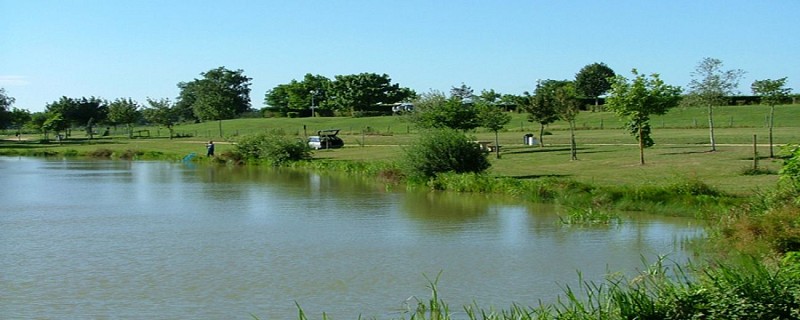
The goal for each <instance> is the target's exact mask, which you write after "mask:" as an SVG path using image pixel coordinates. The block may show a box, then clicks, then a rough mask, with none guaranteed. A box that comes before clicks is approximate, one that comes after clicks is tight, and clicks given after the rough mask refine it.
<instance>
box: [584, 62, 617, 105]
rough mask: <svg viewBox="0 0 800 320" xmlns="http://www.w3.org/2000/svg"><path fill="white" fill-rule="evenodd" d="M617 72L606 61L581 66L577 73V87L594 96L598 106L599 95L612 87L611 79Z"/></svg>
mask: <svg viewBox="0 0 800 320" xmlns="http://www.w3.org/2000/svg"><path fill="white" fill-rule="evenodd" d="M615 75H616V74H615V73H614V70H612V69H611V68H609V67H608V66H607V65H606V64H605V63H602V62H600V63H592V64H589V65H586V66H584V67H583V68H581V70H580V71H578V73H577V74H576V75H575V89H576V90H577V92H578V93H581V94H583V95H584V96H586V97H591V98H594V106H595V109H596V108H597V106H598V104H599V102H598V100H599V99H598V97H600V96H602V95H603V94H605V93H606V92H608V90H609V89H611V80H612V78H613V77H614V76H615Z"/></svg>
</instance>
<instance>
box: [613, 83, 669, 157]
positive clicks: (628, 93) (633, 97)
mask: <svg viewBox="0 0 800 320" xmlns="http://www.w3.org/2000/svg"><path fill="white" fill-rule="evenodd" d="M631 72H632V73H633V75H634V79H633V81H631V82H628V79H626V78H625V77H623V76H616V78H614V81H613V83H612V85H611V96H610V97H608V98H607V99H606V107H607V108H608V109H610V110H612V111H614V112H615V113H616V114H617V116H619V117H625V118H627V119H628V124H627V128H628V130H629V131H631V133H632V134H633V135H634V136H635V137H636V138H637V140H639V148H640V152H641V163H642V164H644V151H643V150H641V149H643V148H645V147H649V146H652V145H653V143H654V142H653V140H652V138H651V137H650V116H651V115H661V114H665V113H667V111H669V109H671V108H673V107H675V106H677V105H678V103H679V102H680V99H681V96H680V94H681V88H680V87H674V86H671V85H667V84H665V83H664V82H663V81H662V80H661V79H660V77H659V75H658V74H652V75H651V76H650V77H647V76H645V75H643V74H639V72H638V71H636V69H633V70H632V71H631Z"/></svg>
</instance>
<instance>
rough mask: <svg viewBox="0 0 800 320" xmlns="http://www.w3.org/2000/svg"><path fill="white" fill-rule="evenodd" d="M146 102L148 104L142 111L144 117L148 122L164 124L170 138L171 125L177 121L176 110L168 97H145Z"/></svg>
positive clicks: (171, 132) (171, 133) (171, 135)
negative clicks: (156, 98)
mask: <svg viewBox="0 0 800 320" xmlns="http://www.w3.org/2000/svg"><path fill="white" fill-rule="evenodd" d="M147 103H148V104H149V105H150V106H149V107H148V108H145V109H144V110H143V111H142V115H143V116H144V118H145V119H146V120H147V121H149V122H150V123H153V124H157V125H160V126H164V127H165V128H167V129H169V138H170V139H172V137H173V136H174V134H173V128H172V127H173V126H174V125H175V123H176V122H178V112H177V110H176V108H175V107H174V106H173V104H172V102H170V101H169V99H159V100H155V99H150V98H147Z"/></svg>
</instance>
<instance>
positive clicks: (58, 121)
mask: <svg viewBox="0 0 800 320" xmlns="http://www.w3.org/2000/svg"><path fill="white" fill-rule="evenodd" d="M67 128H69V122H68V121H66V120H65V119H64V116H62V115H61V113H59V112H53V113H50V115H49V116H48V118H47V120H46V121H45V122H44V123H43V124H42V131H43V132H44V137H45V139H47V133H48V132H50V131H52V132H55V133H56V135H57V136H59V138H58V141H59V143H60V142H61V137H60V132H62V131H64V130H67Z"/></svg>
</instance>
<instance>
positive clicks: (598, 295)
mask: <svg viewBox="0 0 800 320" xmlns="http://www.w3.org/2000/svg"><path fill="white" fill-rule="evenodd" d="M578 279H579V282H578V283H579V284H578V286H577V287H572V286H568V285H565V286H563V293H562V294H561V295H560V296H559V297H558V299H557V300H556V302H554V303H551V304H542V303H540V304H539V305H538V306H521V305H518V304H513V305H511V306H510V307H508V308H507V309H499V310H498V309H495V308H494V307H482V306H480V305H479V304H478V303H477V302H475V303H473V304H471V305H466V306H463V307H462V308H461V309H462V310H463V311H460V312H458V311H455V310H454V309H451V308H450V306H449V305H448V304H447V303H446V302H445V301H443V300H441V299H440V298H439V292H438V288H437V286H436V284H437V281H438V278H437V280H436V281H430V280H429V283H430V285H429V289H430V290H431V296H430V298H429V299H427V300H419V299H418V300H417V304H416V306H415V307H414V308H413V309H409V310H408V311H407V312H405V313H404V314H403V316H402V318H400V319H413V320H449V319H470V320H478V319H481V320H512V319H513V320H527V319H530V320H533V319H536V320H549V319H576V320H578V319H586V320H589V319H592V320H595V319H601V320H622V319H658V320H663V319H667V320H669V319H674V320H684V319H757V320H758V319H765V320H766V319H770V320H773V319H798V318H800V253H797V254H794V255H790V256H788V258H787V259H784V261H783V262H781V263H779V264H777V265H770V264H767V263H764V262H763V261H761V260H759V259H757V258H753V257H748V258H747V259H745V260H743V261H741V262H740V263H737V264H724V263H716V264H713V267H709V266H705V267H700V266H688V267H684V266H680V265H678V264H675V263H671V262H669V261H668V260H667V259H666V257H663V256H662V257H659V258H658V259H657V260H656V261H655V262H654V263H652V264H650V265H647V264H645V268H644V270H642V271H640V272H639V273H638V274H637V275H635V276H634V277H626V276H623V275H620V274H611V275H609V276H608V277H607V278H606V280H604V281H602V282H592V281H586V280H584V279H583V278H582V277H581V275H580V273H579V274H578ZM297 307H298V310H299V319H302V320H305V319H307V317H306V315H305V313H304V312H303V311H302V308H301V307H300V305H299V304H298V305H297ZM322 316H323V319H327V316H326V315H325V314H324V313H323V315H322ZM360 318H361V317H359V319H360Z"/></svg>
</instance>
